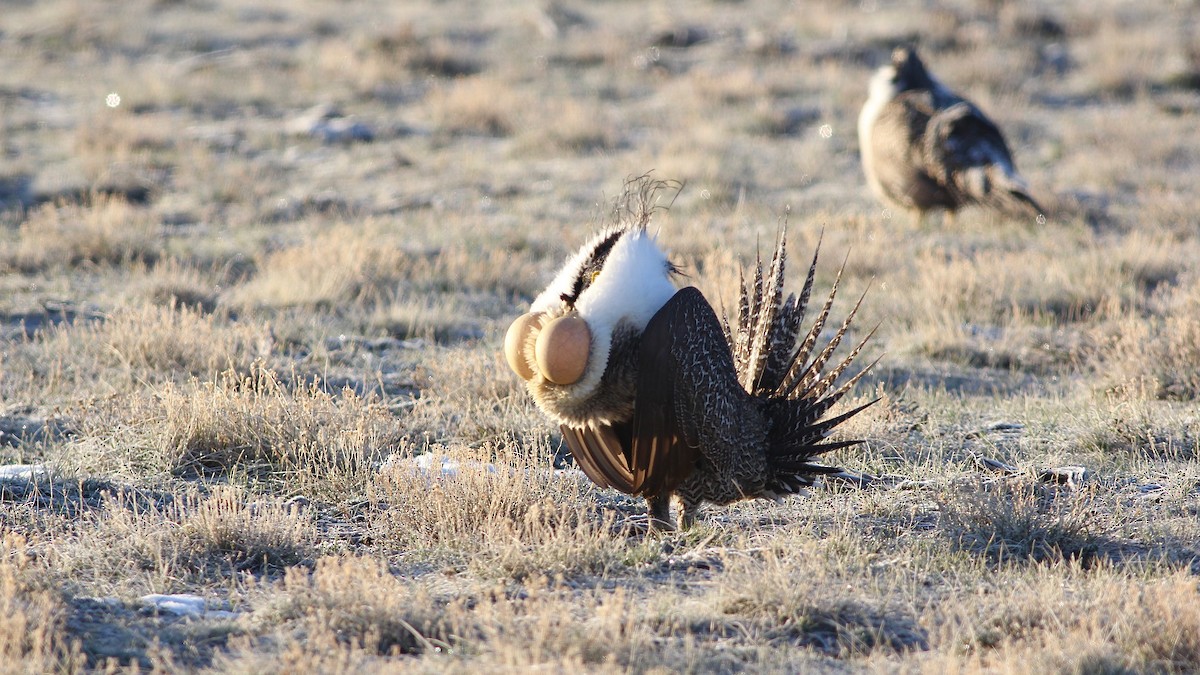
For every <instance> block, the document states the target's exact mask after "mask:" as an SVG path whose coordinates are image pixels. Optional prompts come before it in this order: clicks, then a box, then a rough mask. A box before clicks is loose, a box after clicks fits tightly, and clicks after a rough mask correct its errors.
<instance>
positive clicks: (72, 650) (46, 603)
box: [0, 529, 83, 673]
mask: <svg viewBox="0 0 1200 675" xmlns="http://www.w3.org/2000/svg"><path fill="white" fill-rule="evenodd" d="M2 532H3V539H0V672H4V673H48V672H71V671H74V670H75V669H77V668H80V667H82V665H83V658H82V655H81V654H80V647H79V644H78V643H77V642H75V641H72V640H70V638H69V637H68V636H67V635H66V633H64V632H63V622H64V619H65V608H64V606H63V603H62V601H61V599H60V598H59V596H58V594H57V593H56V592H55V591H53V590H52V587H51V585H50V583H49V579H48V578H47V577H46V576H45V575H44V574H43V573H42V571H41V570H39V569H38V568H37V566H35V564H34V563H33V561H32V560H31V559H30V556H29V554H28V546H27V542H26V540H25V538H24V537H22V536H21V535H19V534H16V533H13V532H11V531H9V530H7V529H4V530H3V531H2Z"/></svg>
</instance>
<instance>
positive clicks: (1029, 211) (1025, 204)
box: [975, 166, 1046, 218]
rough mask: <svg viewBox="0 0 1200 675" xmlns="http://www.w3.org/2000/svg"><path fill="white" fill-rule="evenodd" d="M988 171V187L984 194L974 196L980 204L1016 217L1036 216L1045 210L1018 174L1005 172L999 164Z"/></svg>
mask: <svg viewBox="0 0 1200 675" xmlns="http://www.w3.org/2000/svg"><path fill="white" fill-rule="evenodd" d="M988 173H989V175H990V180H989V184H990V189H989V190H988V191H987V192H986V194H982V195H977V196H975V199H976V200H977V201H979V202H980V203H981V204H986V205H988V206H991V207H992V208H995V209H997V210H999V211H1002V212H1004V213H1006V214H1008V215H1009V216H1013V217H1018V218H1023V217H1031V218H1036V217H1037V216H1039V215H1042V214H1044V213H1045V212H1046V211H1045V210H1044V209H1043V208H1042V206H1041V204H1038V202H1037V200H1036V199H1034V198H1033V195H1031V194H1029V188H1028V187H1026V186H1025V181H1024V180H1022V179H1021V177H1020V176H1018V175H1017V174H1015V173H1012V174H1008V173H1005V172H1004V170H1003V169H1002V167H999V166H992V167H988Z"/></svg>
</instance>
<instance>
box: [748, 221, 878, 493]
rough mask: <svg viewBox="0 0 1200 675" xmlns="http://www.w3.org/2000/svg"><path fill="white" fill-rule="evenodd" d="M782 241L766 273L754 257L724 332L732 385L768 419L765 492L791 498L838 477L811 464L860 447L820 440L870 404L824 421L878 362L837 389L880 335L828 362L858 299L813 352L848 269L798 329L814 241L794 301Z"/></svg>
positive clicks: (812, 274) (807, 290) (810, 273)
mask: <svg viewBox="0 0 1200 675" xmlns="http://www.w3.org/2000/svg"><path fill="white" fill-rule="evenodd" d="M785 235H786V233H781V234H780V237H779V240H778V242H777V243H776V246H775V253H774V255H773V256H772V259H771V263H770V268H769V269H768V270H764V267H763V261H762V258H761V256H760V257H759V259H758V260H757V261H756V263H757V264H756V265H755V269H754V271H753V275H752V278H751V280H750V282H749V283H747V282H746V279H745V275H743V276H742V279H741V294H740V297H739V301H738V314H737V323H736V324H735V325H734V326H733V327H729V328H727V329H726V337H727V339H728V340H729V342H730V349H731V351H732V352H733V356H734V364H735V367H736V368H737V372H738V380H739V382H740V383H741V384H742V386H743V388H745V389H746V391H747V392H749V393H750V394H751V395H753V396H755V397H757V398H760V399H762V400H763V402H764V410H765V412H766V414H767V416H768V417H769V418H770V420H771V431H770V434H769V437H768V451H767V462H768V465H769V466H770V467H771V469H772V472H773V473H774V475H775V478H774V479H773V482H772V484H771V485H769V486H768V492H773V493H775V494H786V493H791V492H795V491H796V489H798V487H799V486H803V485H809V484H811V482H812V476H814V475H817V474H824V473H837V472H839V471H840V469H839V468H836V467H826V466H821V465H818V464H813V463H812V459H813V458H814V457H817V456H819V455H821V454H824V453H826V452H829V451H831V450H835V449H838V448H845V447H850V446H853V445H856V444H858V443H860V442H861V441H858V440H844V441H828V440H826V439H827V437H828V436H829V434H830V433H831V432H832V431H833V429H834V428H835V427H837V426H838V425H839V424H841V423H843V422H845V421H846V420H847V419H849V418H851V417H853V416H854V415H856V414H858V413H859V412H862V411H863V410H865V409H866V408H867V407H869V406H871V405H872V404H874V403H875V401H870V402H868V403H865V404H863V405H860V406H857V407H855V408H853V409H851V410H848V411H846V412H843V413H841V414H839V415H836V416H834V417H829V418H824V416H825V415H826V413H828V412H829V411H830V410H831V409H832V408H833V406H834V405H836V404H837V403H838V402H839V401H840V400H841V399H842V398H843V397H844V396H845V395H846V394H847V393H848V392H849V391H850V390H851V389H852V388H853V387H854V385H855V384H856V383H857V382H858V381H859V380H860V379H861V378H862V377H863V376H864V375H865V374H866V373H867V372H868V371H869V370H870V369H871V368H872V367H873V366H874V365H875V363H877V362H878V359H877V360H876V361H875V362H873V363H871V364H869V365H867V367H866V368H864V369H863V370H861V371H859V372H858V373H856V374H855V375H854V376H853V377H850V378H849V379H848V380H846V381H845V382H842V383H841V384H840V385H839V384H838V380H839V379H840V378H841V377H842V375H843V374H844V373H845V371H846V370H847V369H849V367H850V365H851V364H852V363H853V362H854V360H855V359H856V358H857V357H858V355H859V354H860V353H861V352H862V350H863V347H864V346H865V345H866V343H867V341H868V340H870V339H871V337H872V336H873V335H874V334H875V330H876V329H877V328H878V326H876V327H875V328H874V329H872V330H871V331H870V332H868V333H867V335H866V336H865V337H864V338H862V339H861V340H859V341H858V342H857V344H855V346H854V348H853V349H852V350H851V351H850V353H849V354H847V355H846V356H845V357H844V358H842V359H841V360H840V361H836V362H834V361H833V355H834V353H835V351H836V350H837V349H838V347H839V346H840V345H841V342H842V340H843V339H844V338H845V336H846V334H847V332H848V331H849V330H850V325H851V323H852V322H853V320H854V318H855V317H856V316H857V314H858V310H859V308H860V307H861V306H862V303H863V299H864V298H865V297H866V292H865V291H864V292H863V294H862V296H860V297H859V298H858V301H857V302H856V303H855V304H854V307H853V308H851V310H850V312H849V313H848V314H847V316H846V318H845V319H844V320H843V321H842V322H841V325H839V326H838V329H837V331H836V332H835V333H834V335H833V337H832V338H830V339H829V341H828V342H826V343H825V344H824V345H823V346H821V347H819V348H818V345H817V343H818V341H819V340H820V337H821V333H822V331H823V330H824V328H825V323H826V321H827V320H828V319H829V315H830V312H831V310H832V307H833V302H834V298H835V297H836V295H837V291H838V288H839V286H840V284H841V280H842V275H843V273H844V271H845V266H846V263H845V261H843V263H842V266H841V268H839V269H838V272H837V276H836V277H835V279H834V282H833V286H832V288H831V289H830V292H829V296H828V298H827V299H826V300H825V302H824V303H823V304H822V306H821V308H820V311H819V312H818V313H817V315H816V316H815V317H814V318H813V321H812V324H811V326H810V327H809V328H808V330H804V329H803V328H802V323H803V321H804V315H805V313H806V312H807V309H808V303H809V300H810V299H811V297H812V289H813V284H814V279H815V277H816V266H817V259H818V255H819V251H820V242H818V246H817V249H818V250H817V252H815V253H814V255H813V260H812V264H811V265H810V266H809V269H808V274H807V276H806V278H805V281H804V288H803V290H802V291H801V293H800V296H799V297H796V296H794V295H789V296H788V297H787V299H786V300H785V299H784V298H783V285H784V268H785V265H786V257H787V255H786V244H785ZM831 362H834V363H836V365H834V366H833V367H832V368H830V369H829V370H828V371H826V366H828V365H829V364H830V363H831Z"/></svg>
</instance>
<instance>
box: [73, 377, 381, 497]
mask: <svg viewBox="0 0 1200 675" xmlns="http://www.w3.org/2000/svg"><path fill="white" fill-rule="evenodd" d="M397 431H398V429H397V426H396V421H395V420H394V419H393V418H392V417H390V416H389V415H388V414H387V413H386V411H385V410H384V409H383V408H382V406H380V405H379V404H378V403H377V402H374V401H372V400H369V399H364V398H360V397H358V396H356V395H355V394H354V393H353V392H350V391H345V392H343V393H342V394H341V395H340V396H334V395H333V394H329V393H327V392H325V391H323V390H322V389H321V387H320V386H319V384H317V383H313V384H311V385H304V384H301V383H293V384H292V385H291V386H285V383H284V382H283V381H281V380H280V378H279V377H278V376H276V375H275V374H274V373H273V372H272V371H270V370H267V369H266V368H265V367H264V366H262V365H261V364H256V365H254V366H253V367H252V368H251V370H250V372H249V373H248V374H246V373H239V372H234V371H229V372H226V373H224V374H222V375H221V376H220V377H218V378H217V379H216V381H214V382H203V383H202V382H195V381H193V382H191V383H188V384H175V383H167V384H165V385H163V386H162V387H161V388H159V389H158V390H156V391H154V392H153V393H152V394H150V395H136V396H134V397H132V398H128V399H125V398H123V399H116V398H112V399H107V400H103V401H98V402H95V403H94V407H92V409H91V410H85V411H81V412H80V415H79V433H78V437H77V438H76V439H75V440H74V441H72V442H71V443H70V444H69V445H68V446H67V447H66V448H64V450H63V457H62V459H61V461H62V462H64V463H65V464H66V465H68V466H73V467H79V468H84V467H86V468H88V469H90V470H92V471H102V472H106V473H116V474H119V475H141V474H144V473H147V472H148V473H151V474H158V475H164V474H173V475H194V474H212V473H218V474H225V473H228V472H236V473H242V474H251V475H254V476H258V477H261V478H263V479H266V480H269V481H271V482H273V483H275V484H277V485H279V486H280V487H283V488H284V489H285V490H287V491H288V492H305V491H311V492H309V494H315V495H317V496H334V497H341V496H343V495H344V494H346V492H345V490H347V489H348V488H349V487H350V486H359V487H361V483H362V480H363V479H364V476H365V475H366V474H367V473H368V472H369V467H370V466H371V464H372V462H375V461H378V459H379V458H380V457H381V456H382V454H384V452H385V451H386V449H387V448H388V447H390V446H391V444H392V443H394V442H395V438H396V437H397Z"/></svg>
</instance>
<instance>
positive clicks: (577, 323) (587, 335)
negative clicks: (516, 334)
mask: <svg viewBox="0 0 1200 675" xmlns="http://www.w3.org/2000/svg"><path fill="white" fill-rule="evenodd" d="M591 349H592V332H591V330H589V329H588V325H587V322H586V321H584V320H583V319H581V318H579V317H578V316H574V315H571V316H560V317H559V318H557V319H554V320H553V321H551V322H550V323H548V324H546V326H545V327H544V328H542V331H541V332H540V333H538V336H537V342H536V343H535V344H534V350H533V353H534V357H535V359H536V360H537V367H538V371H539V372H541V374H542V377H544V378H546V379H547V380H550V381H551V382H553V383H554V384H563V385H566V384H575V383H576V382H578V381H579V378H581V377H583V373H584V371H586V370H587V364H588V353H589V352H590V351H591Z"/></svg>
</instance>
